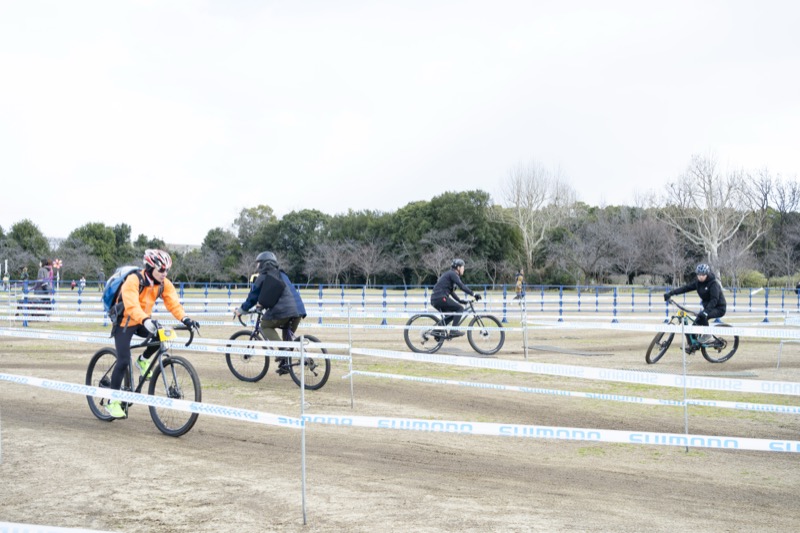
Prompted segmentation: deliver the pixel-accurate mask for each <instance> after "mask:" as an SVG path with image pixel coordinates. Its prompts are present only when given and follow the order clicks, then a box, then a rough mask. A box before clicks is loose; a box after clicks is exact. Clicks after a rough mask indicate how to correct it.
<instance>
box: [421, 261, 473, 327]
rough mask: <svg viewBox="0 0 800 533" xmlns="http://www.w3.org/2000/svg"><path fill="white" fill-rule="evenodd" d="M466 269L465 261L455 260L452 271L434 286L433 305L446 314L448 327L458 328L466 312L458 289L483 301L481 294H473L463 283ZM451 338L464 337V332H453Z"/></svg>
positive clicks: (445, 321)
mask: <svg viewBox="0 0 800 533" xmlns="http://www.w3.org/2000/svg"><path fill="white" fill-rule="evenodd" d="M465 268H466V263H464V260H463V259H453V262H452V263H451V265H450V270H448V271H447V272H445V273H444V274H442V275H441V276H440V277H439V280H438V281H437V282H436V285H434V286H433V292H432V293H431V305H432V306H433V307H434V308H436V309H438V310H439V311H441V312H442V313H445V314H446V316H445V317H444V325H445V326H447V324H452V327H453V328H457V327H458V325H459V324H460V323H461V317H462V313H463V312H464V306H463V305H461V304H464V303H466V302H465V301H464V300H461V299H460V298H459V297H458V296H456V287H458V288H459V289H461V290H462V291H464V292H465V293H467V294H469V295H470V296H474V297H475V299H476V300H480V299H481V295H480V294H475V293H474V292H472V290H471V289H470V288H469V287H467V286H466V285H464V282H463V281H461V276H463V275H464V269H465ZM448 313H449V314H448ZM450 336H451V337H463V336H464V332H463V331H456V330H451V333H450Z"/></svg>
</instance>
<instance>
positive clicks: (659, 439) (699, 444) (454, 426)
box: [0, 373, 800, 453]
mask: <svg viewBox="0 0 800 533" xmlns="http://www.w3.org/2000/svg"><path fill="white" fill-rule="evenodd" d="M0 381H7V382H9V383H16V384H20V385H32V386H35V387H41V388H45V389H50V390H55V391H60V392H68V393H72V394H80V395H82V396H87V395H88V396H99V397H103V398H109V399H118V400H123V401H136V402H137V403H141V404H145V405H152V406H155V407H164V408H169V409H177V410H180V411H188V412H191V413H198V414H207V415H212V416H218V417H223V418H230V419H234V420H242V421H246V422H256V423H261V424H268V425H274V426H280V427H291V428H300V427H303V426H304V425H305V424H306V423H312V424H327V425H336V426H351V427H364V428H377V429H401V430H409V431H426V432H435V433H451V434H462V435H490V436H500V437H520V438H535V439H555V440H575V441H593V442H617V443H626V444H656V445H663V446H681V447H686V446H690V447H693V448H716V449H731V450H755V451H767V452H792V453H800V441H792V440H770V439H755V438H743V437H726V436H707V435H692V434H678V433H656V432H645V431H622V430H612V429H587V428H572V427H559V426H531V425H523V424H503V423H493V422H466V421H453V420H424V419H415V418H387V417H373V416H340V415H328V414H307V415H303V417H302V419H299V418H292V417H285V416H280V415H274V414H270V413H261V412H259V411H250V410H247V409H239V408H232V407H226V406H222V405H215V404H207V403H199V402H190V401H186V400H175V399H171V398H162V397H153V396H148V395H146V394H137V393H133V392H127V391H118V390H111V389H105V388H98V387H92V386H88V385H78V384H75V383H65V382H63V381H54V380H46V379H41V378H36V377H31V376H18V375H14V374H4V373H0Z"/></svg>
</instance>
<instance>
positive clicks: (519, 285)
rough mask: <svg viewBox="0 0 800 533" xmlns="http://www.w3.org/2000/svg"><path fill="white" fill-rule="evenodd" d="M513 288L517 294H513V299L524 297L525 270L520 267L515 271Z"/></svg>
mask: <svg viewBox="0 0 800 533" xmlns="http://www.w3.org/2000/svg"><path fill="white" fill-rule="evenodd" d="M514 283H515V285H516V286H515V290H516V292H517V295H516V296H514V299H515V300H521V299H522V298H524V297H525V271H524V270H522V269H521V268H520V269H519V270H518V271H517V277H516V279H515V280H514Z"/></svg>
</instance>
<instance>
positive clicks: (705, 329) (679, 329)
mask: <svg viewBox="0 0 800 533" xmlns="http://www.w3.org/2000/svg"><path fill="white" fill-rule="evenodd" d="M528 324H529V325H538V326H544V327H547V328H550V329H604V330H614V331H637V332H639V331H641V332H648V333H659V332H665V333H675V334H680V333H683V332H685V333H695V334H704V333H711V334H714V333H719V334H720V335H721V336H724V337H733V336H738V337H760V338H766V339H800V330H798V329H775V328H765V327H759V328H742V327H735V326H734V327H725V328H721V327H718V326H680V325H677V326H676V325H671V324H661V325H658V324H621V323H611V324H609V323H603V322H580V323H576V322H544V321H540V320H528ZM679 340H680V339H679Z"/></svg>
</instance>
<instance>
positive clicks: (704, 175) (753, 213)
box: [661, 155, 769, 264]
mask: <svg viewBox="0 0 800 533" xmlns="http://www.w3.org/2000/svg"><path fill="white" fill-rule="evenodd" d="M768 194H769V185H768V180H767V181H764V176H763V175H760V176H756V177H753V176H746V175H745V174H744V173H743V172H731V173H728V175H727V176H722V175H721V174H720V172H719V170H718V169H717V164H716V161H715V160H714V159H713V158H711V157H703V156H699V155H694V156H692V161H691V163H690V165H689V167H688V168H687V170H686V172H684V174H683V175H681V176H680V177H679V178H678V179H677V180H676V181H674V182H672V183H669V184H667V191H666V202H665V203H666V206H665V207H664V209H662V210H661V213H662V215H663V217H664V220H665V221H666V222H667V223H668V224H669V225H671V226H672V227H674V228H675V229H676V230H678V231H679V232H680V233H681V234H682V235H683V236H684V237H685V238H686V239H687V240H688V241H689V242H691V243H693V244H695V245H697V246H699V247H701V248H702V249H703V250H704V251H705V253H706V255H707V257H708V260H709V262H710V263H712V264H716V263H717V259H718V256H719V250H720V247H721V246H722V245H723V244H724V243H726V242H727V241H729V240H731V239H732V238H733V237H734V236H735V235H736V234H737V232H739V230H740V229H741V228H742V226H743V225H744V224H745V221H748V224H747V228H748V229H749V230H750V234H749V235H748V238H747V240H746V243H745V245H746V247H747V248H748V249H749V248H750V247H751V246H752V245H753V244H754V243H755V242H756V240H757V239H758V238H759V237H760V236H761V235H763V233H764V231H765V225H764V220H765V217H766V198H768Z"/></svg>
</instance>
